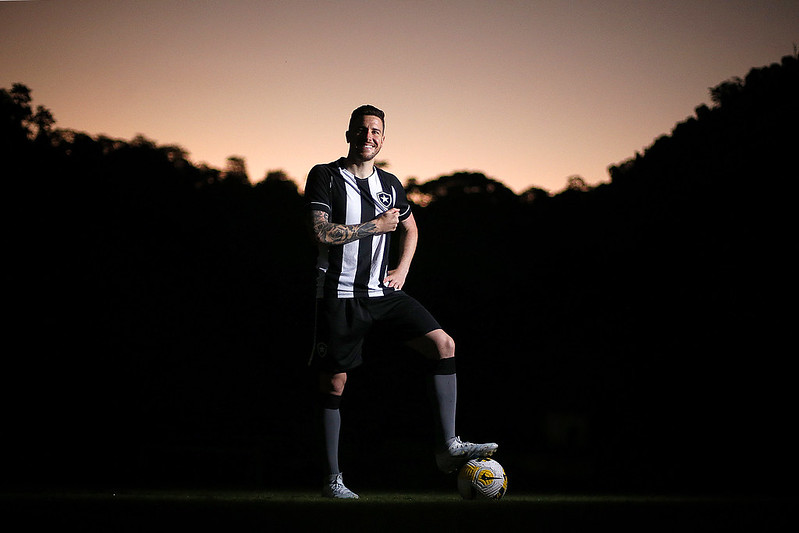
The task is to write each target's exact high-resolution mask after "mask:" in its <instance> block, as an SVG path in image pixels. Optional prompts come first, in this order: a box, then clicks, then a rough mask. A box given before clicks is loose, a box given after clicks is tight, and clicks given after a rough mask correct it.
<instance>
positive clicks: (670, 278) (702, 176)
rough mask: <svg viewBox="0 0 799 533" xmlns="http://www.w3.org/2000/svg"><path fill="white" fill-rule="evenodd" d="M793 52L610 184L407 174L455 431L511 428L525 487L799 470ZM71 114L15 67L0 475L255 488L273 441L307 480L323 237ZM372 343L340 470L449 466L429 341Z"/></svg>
mask: <svg viewBox="0 0 799 533" xmlns="http://www.w3.org/2000/svg"><path fill="white" fill-rule="evenodd" d="M798 71H799V68H798V67H797V58H796V57H786V58H784V59H783V60H782V62H781V63H780V64H774V65H770V66H767V67H763V68H757V69H753V70H752V71H751V72H750V73H749V74H748V75H747V76H746V77H745V78H744V79H734V80H729V81H726V82H723V83H722V84H720V85H719V86H718V87H715V88H713V89H711V98H712V100H713V104H712V106H704V105H703V106H699V107H697V109H696V110H695V113H696V114H695V116H692V117H690V118H688V119H686V120H685V121H683V122H681V123H679V124H677V125H676V127H675V128H674V130H673V131H672V132H671V133H670V134H669V135H664V136H662V137H661V138H659V139H658V140H656V141H655V142H654V143H653V144H652V145H651V146H650V147H649V148H647V149H646V150H645V151H644V152H643V153H641V154H636V155H635V157H633V158H631V159H630V160H629V161H627V162H625V163H623V164H620V165H617V166H614V167H611V168H610V175H611V182H610V183H606V184H602V185H599V186H596V187H581V186H579V185H580V184H579V183H578V181H579V180H577V181H575V186H573V187H570V188H569V189H567V190H566V191H564V192H562V193H560V194H556V195H550V194H546V193H545V191H541V190H531V191H529V194H522V195H518V196H517V195H515V194H514V193H513V192H512V191H510V190H509V189H508V188H507V187H505V186H504V185H503V184H502V183H501V182H499V181H497V180H493V179H490V178H487V177H486V176H485V175H483V174H480V173H475V172H460V173H456V174H453V175H450V176H442V177H440V178H438V179H436V180H433V181H430V182H427V183H423V184H419V183H416V182H413V183H409V184H408V192H409V196H410V197H411V198H413V200H414V201H415V202H416V204H417V205H416V206H415V211H414V212H415V216H416V218H417V220H418V223H419V226H420V228H421V240H420V243H419V248H418V251H417V255H416V258H415V261H414V268H413V270H412V273H411V276H410V278H409V280H408V284H407V286H406V289H407V291H408V292H409V293H411V294H413V295H414V296H415V297H417V298H418V299H419V300H420V301H422V302H423V303H424V304H425V305H427V306H428V307H429V308H430V309H431V311H433V312H434V314H435V315H436V316H437V318H438V319H439V321H440V322H441V323H442V325H443V326H444V327H445V328H446V329H447V330H448V331H449V332H450V333H451V334H453V336H454V338H455V339H456V342H457V345H458V348H457V352H458V365H459V366H458V368H459V383H460V384H461V393H460V397H459V406H460V407H459V413H460V415H459V426H460V431H461V432H462V433H463V435H464V436H466V437H468V438H470V439H474V440H480V439H496V440H498V441H499V442H500V443H501V445H502V455H501V456H500V460H501V461H502V462H503V464H505V466H506V468H507V469H508V471H509V473H510V476H511V477H512V479H513V480H514V486H515V487H516V489H515V490H523V489H525V488H529V489H536V490H581V489H584V488H591V489H597V490H599V489H608V490H610V489H613V490H645V491H655V490H669V491H693V492H701V491H719V490H725V491H768V490H770V489H771V488H772V487H771V486H770V485H769V484H770V483H772V482H773V480H774V479H775V478H776V477H777V475H778V473H784V472H787V471H791V467H790V465H789V464H788V463H787V462H786V461H787V460H788V459H787V458H789V457H790V453H791V452H792V449H793V442H794V441H793V440H792V437H790V436H789V432H788V431H787V428H788V427H789V426H790V424H789V423H788V421H789V420H790V419H791V416H792V413H791V412H790V411H789V410H788V407H786V406H787V405H789V403H790V402H789V399H790V398H791V396H792V394H791V392H790V391H791V384H790V383H789V382H788V379H789V378H788V376H790V375H791V373H790V367H789V366H788V365H789V360H790V359H789V357H788V355H787V354H786V353H785V351H786V350H785V348H784V346H786V345H789V344H786V342H787V340H788V339H787V334H788V333H789V332H790V331H791V330H790V323H789V322H788V316H787V314H785V312H784V311H782V309H783V306H781V305H778V304H779V303H781V300H782V299H783V295H786V294H790V292H789V291H786V290H785V288H786V286H787V287H791V286H792V281H791V280H792V278H791V277H790V275H791V274H792V270H789V267H790V266H792V265H793V261H792V260H791V259H790V258H788V257H786V256H787V254H788V250H789V249H790V246H791V245H790V242H791V241H788V239H789V233H788V229H789V227H790V226H789V212H790V211H789V207H788V201H789V199H790V198H791V197H792V195H791V194H790V193H791V192H792V190H793V187H794V185H793V179H794V178H796V177H797V165H796V162H795V159H796V158H795V155H794V154H793V151H795V150H794V147H795V146H796V145H797V128H796V125H797V123H799V121H798V120H797V118H799V117H798V116H797V115H799V100H798V98H799V97H797V95H799V90H798V89H799V82H797V77H798V76H799V74H798ZM55 124H56V121H55V119H54V117H53V115H52V114H51V113H50V112H49V110H47V109H46V108H43V107H41V106H38V107H36V108H35V109H34V108H33V105H32V99H31V91H30V90H29V89H28V88H27V87H25V86H24V85H15V86H14V87H12V88H11V89H10V90H6V89H4V90H0V157H2V160H3V161H4V171H3V178H4V179H3V186H4V188H5V191H6V198H8V199H9V204H10V205H9V208H8V212H9V215H10V217H9V220H10V222H11V223H10V225H9V233H10V235H9V242H10V244H11V246H10V247H9V249H10V250H11V253H10V259H9V260H8V262H9V264H10V267H11V268H10V279H11V284H10V285H11V291H10V293H11V298H10V299H9V300H8V301H9V302H10V306H9V307H10V309H11V310H12V318H11V320H10V321H9V322H8V323H7V328H8V330H9V332H10V333H11V337H10V338H11V340H13V341H14V346H15V347H16V349H15V350H14V354H13V356H11V357H9V358H8V359H10V364H9V366H8V367H7V374H6V375H7V376H9V379H10V381H11V383H9V384H8V386H7V387H6V388H5V389H4V403H5V405H7V406H9V409H8V424H7V427H8V428H9V431H8V434H9V435H13V437H11V440H12V442H11V443H10V445H9V446H10V448H11V449H12V450H13V451H14V452H15V454H13V453H12V455H14V456H15V457H17V458H18V461H17V464H16V465H15V466H14V468H13V469H11V471H10V472H9V473H8V475H7V476H6V478H5V481H6V483H11V484H14V483H22V482H24V481H33V482H34V483H47V484H63V485H76V484H86V485H93V486H94V485H98V484H99V485H108V484H112V485H118V486H123V485H126V484H142V485H148V486H152V485H154V484H177V485H188V486H204V485H212V484H231V485H237V486H241V485H244V486H251V485H255V486H258V485H260V484H263V483H264V476H266V475H268V467H266V466H265V463H264V461H265V460H266V459H268V458H269V457H270V456H271V455H273V454H274V450H280V453H281V456H282V459H281V460H282V461H283V463H284V464H285V465H288V466H287V467H286V468H289V469H291V470H292V471H293V472H294V475H295V477H296V482H297V483H299V484H302V485H305V484H307V483H310V484H311V485H312V486H315V485H316V481H317V473H318V472H317V468H318V458H317V456H316V453H315V450H316V448H315V445H316V442H315V440H314V439H315V434H314V431H315V429H314V426H313V417H314V409H313V403H314V397H313V396H314V395H313V392H312V391H313V378H312V376H308V375H307V373H306V370H305V361H306V359H307V356H308V350H309V348H310V338H311V331H312V318H313V316H312V314H313V304H314V302H313V291H312V287H311V284H312V282H313V277H314V274H313V257H314V253H315V249H314V247H313V245H312V243H311V241H310V239H309V236H308V233H307V228H306V214H305V210H304V207H303V200H302V198H301V196H300V194H299V192H298V190H297V187H296V185H295V184H294V183H293V182H291V181H290V180H288V179H286V176H285V175H283V174H282V173H280V172H275V173H271V174H270V175H269V177H268V179H266V180H263V181H261V182H259V183H257V184H255V185H252V184H251V183H250V181H249V179H248V178H247V176H246V173H244V171H243V161H240V160H238V159H236V158H231V159H232V161H231V165H230V167H229V168H226V169H224V170H218V169H213V168H208V167H204V166H196V165H194V164H192V163H191V162H190V161H189V160H188V159H187V156H186V153H185V151H184V150H183V149H182V148H180V147H178V146H157V145H156V144H155V143H153V142H152V141H149V140H147V139H146V138H145V137H142V136H139V137H137V138H135V139H132V140H120V139H109V138H106V137H102V136H99V137H92V136H90V135H87V134H85V133H81V132H74V131H66V130H59V129H57V128H55ZM370 347H372V348H374V350H373V351H372V352H371V353H373V354H374V356H373V357H372V358H370V359H368V363H367V364H366V365H365V366H364V367H363V368H362V369H360V370H358V371H357V372H356V373H354V375H353V376H352V379H351V382H350V384H351V385H350V384H348V387H351V388H350V389H349V390H348V400H349V401H348V402H347V413H348V415H347V416H348V418H349V419H350V420H352V425H351V426H348V442H347V443H346V444H343V446H344V447H345V448H346V447H348V446H349V447H350V451H354V452H357V453H353V454H350V455H349V458H348V460H347V462H348V471H350V472H353V474H352V475H353V477H354V478H355V479H359V480H361V481H363V482H366V483H370V484H374V485H379V484H389V485H390V484H393V483H395V480H396V483H397V484H400V485H402V484H413V483H419V484H421V485H423V486H431V485H432V486H438V484H442V485H441V486H446V487H449V485H447V483H448V482H449V481H448V480H442V478H440V477H437V475H436V472H435V471H434V469H433V467H432V464H430V465H429V466H430V469H429V470H430V471H429V472H427V466H428V465H427V464H426V463H425V461H427V460H428V459H429V457H428V456H429V448H428V446H427V444H428V440H427V439H428V438H429V436H430V435H429V433H428V432H429V429H427V427H426V424H421V423H420V422H419V420H424V421H425V422H427V421H428V418H427V405H426V397H425V394H424V387H423V383H422V379H421V378H422V375H421V370H420V366H419V365H417V364H416V363H415V361H416V359H415V358H414V357H413V356H412V355H409V354H407V353H405V352H404V351H403V350H402V349H401V348H400V347H396V346H392V345H385V344H383V343H381V338H379V337H377V338H374V339H372V340H371V341H370ZM399 373H401V374H399ZM397 375H403V376H405V378H404V379H398V378H397V377H396V376H397ZM385 411H388V412H389V413H391V414H390V415H389V416H387V415H386V414H385ZM358 422H360V423H358ZM400 449H401V450H404V453H405V454H406V456H407V460H406V461H403V460H401V459H395V460H393V461H390V462H389V464H386V460H385V457H386V456H387V455H390V456H392V457H394V456H396V454H397V451H398V450H400ZM417 460H418V461H419V462H418V463H412V461H417ZM411 464H412V465H417V464H418V465H419V466H418V469H419V470H420V472H419V476H416V477H414V478H413V479H409V478H408V476H407V475H405V473H406V472H407V471H408V468H409V465H411ZM413 468H416V466H413ZM428 474H429V477H427V476H428ZM780 475H782V474H780Z"/></svg>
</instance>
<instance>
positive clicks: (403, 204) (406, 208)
mask: <svg viewBox="0 0 799 533" xmlns="http://www.w3.org/2000/svg"><path fill="white" fill-rule="evenodd" d="M389 176H390V177H391V186H392V187H393V188H394V193H395V194H396V201H395V203H394V207H396V208H397V209H399V219H400V221H402V220H405V219H406V218H408V217H409V216H411V204H410V202H408V197H407V195H406V194H405V187H403V186H402V183H400V180H399V179H397V177H396V176H394V175H393V174H389Z"/></svg>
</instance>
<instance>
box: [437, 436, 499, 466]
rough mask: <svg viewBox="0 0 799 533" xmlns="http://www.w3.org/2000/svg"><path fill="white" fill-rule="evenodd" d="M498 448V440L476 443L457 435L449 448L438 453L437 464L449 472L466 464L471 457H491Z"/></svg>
mask: <svg viewBox="0 0 799 533" xmlns="http://www.w3.org/2000/svg"><path fill="white" fill-rule="evenodd" d="M497 448H499V445H498V444H497V443H496V442H487V443H485V444H475V443H473V442H464V441H462V440H461V438H460V437H455V440H453V441H452V443H451V444H450V445H449V448H447V449H446V450H444V451H442V452H438V453H437V454H436V465H438V469H439V470H441V471H442V472H446V473H447V474H449V473H450V472H454V471H455V470H457V469H458V468H460V467H461V466H463V465H464V464H466V462H467V461H468V460H469V459H475V458H477V457H490V456H491V455H493V454H494V452H495V451H497Z"/></svg>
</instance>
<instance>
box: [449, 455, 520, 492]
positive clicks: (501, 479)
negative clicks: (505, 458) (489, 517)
mask: <svg viewBox="0 0 799 533" xmlns="http://www.w3.org/2000/svg"><path fill="white" fill-rule="evenodd" d="M507 490H508V476H507V475H506V474H505V469H504V468H502V465H501V464H499V463H498V462H497V461H495V460H494V459H489V458H487V457H481V458H479V459H472V460H470V461H469V462H468V463H466V464H465V465H463V467H462V468H461V469H460V472H458V492H459V493H460V495H461V497H462V498H463V499H465V500H472V499H474V498H489V499H494V500H498V499H500V498H502V497H503V496H504V495H505V492H506V491H507Z"/></svg>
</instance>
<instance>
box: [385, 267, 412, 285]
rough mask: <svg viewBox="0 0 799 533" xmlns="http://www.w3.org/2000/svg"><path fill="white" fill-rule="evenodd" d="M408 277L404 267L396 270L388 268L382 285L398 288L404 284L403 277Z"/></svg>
mask: <svg viewBox="0 0 799 533" xmlns="http://www.w3.org/2000/svg"><path fill="white" fill-rule="evenodd" d="M406 277H408V271H407V270H405V269H401V268H397V269H396V270H389V271H388V274H386V278H385V279H384V280H383V285H385V286H386V287H393V288H395V289H397V290H400V289H401V288H402V286H403V285H405V278H406Z"/></svg>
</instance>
